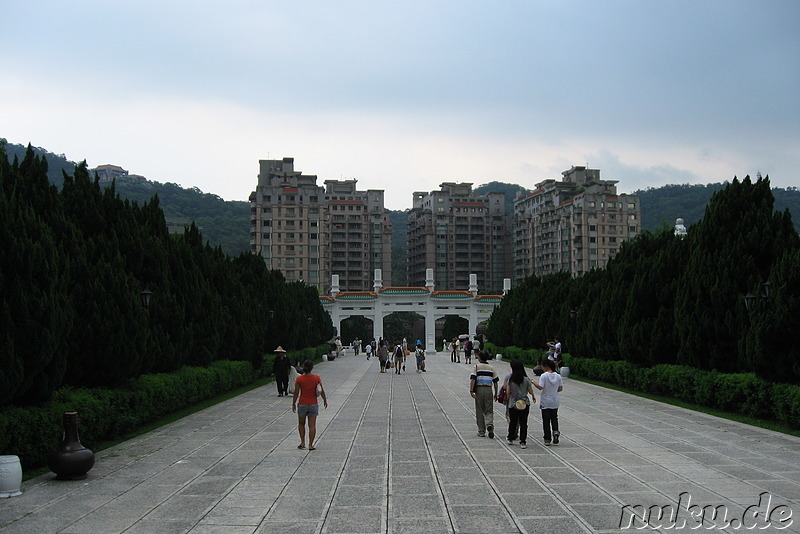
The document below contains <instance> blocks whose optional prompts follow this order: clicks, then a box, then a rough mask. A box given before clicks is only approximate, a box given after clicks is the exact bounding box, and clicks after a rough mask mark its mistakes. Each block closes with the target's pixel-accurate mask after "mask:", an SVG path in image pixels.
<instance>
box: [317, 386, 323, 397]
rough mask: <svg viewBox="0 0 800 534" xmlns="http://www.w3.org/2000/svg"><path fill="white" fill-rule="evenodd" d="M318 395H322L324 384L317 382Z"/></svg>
mask: <svg viewBox="0 0 800 534" xmlns="http://www.w3.org/2000/svg"><path fill="white" fill-rule="evenodd" d="M316 393H317V397H319V396H320V395H322V384H317V392H316Z"/></svg>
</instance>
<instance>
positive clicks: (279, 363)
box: [272, 346, 291, 397]
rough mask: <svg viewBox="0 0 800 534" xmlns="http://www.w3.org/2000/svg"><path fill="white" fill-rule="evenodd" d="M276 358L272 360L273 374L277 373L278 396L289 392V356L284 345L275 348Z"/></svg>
mask: <svg viewBox="0 0 800 534" xmlns="http://www.w3.org/2000/svg"><path fill="white" fill-rule="evenodd" d="M275 354H276V356H275V360H274V361H273V362H272V374H274V375H275V383H276V384H277V385H278V396H279V397H283V396H286V395H288V394H289V367H291V363H289V358H287V357H286V351H285V350H283V347H281V346H278V348H277V349H275Z"/></svg>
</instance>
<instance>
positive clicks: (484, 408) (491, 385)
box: [469, 350, 500, 438]
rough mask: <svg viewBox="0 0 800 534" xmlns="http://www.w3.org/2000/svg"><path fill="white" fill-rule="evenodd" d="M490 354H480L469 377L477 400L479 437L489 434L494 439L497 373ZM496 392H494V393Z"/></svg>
mask: <svg viewBox="0 0 800 534" xmlns="http://www.w3.org/2000/svg"><path fill="white" fill-rule="evenodd" d="M488 359H489V353H488V352H487V351H485V350H483V351H481V352H479V353H478V363H477V364H475V371H474V372H473V373H472V374H471V375H470V376H469V389H470V394H471V395H472V398H473V399H475V422H476V423H477V424H478V436H480V437H484V436H486V434H487V432H488V434H489V437H490V438H493V437H494V401H495V400H497V383H498V382H499V381H500V379H499V378H497V373H495V371H494V367H492V366H491V365H489V364H488V363H486V362H487V360H488ZM493 390H494V391H493Z"/></svg>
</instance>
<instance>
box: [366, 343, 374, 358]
mask: <svg viewBox="0 0 800 534" xmlns="http://www.w3.org/2000/svg"><path fill="white" fill-rule="evenodd" d="M364 352H366V353H367V361H369V357H370V356H372V344H371V343H367V346H366V347H364Z"/></svg>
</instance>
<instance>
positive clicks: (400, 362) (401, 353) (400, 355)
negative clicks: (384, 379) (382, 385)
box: [394, 342, 406, 375]
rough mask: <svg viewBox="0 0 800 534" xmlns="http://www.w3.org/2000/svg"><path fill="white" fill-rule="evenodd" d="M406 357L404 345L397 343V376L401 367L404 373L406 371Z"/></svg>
mask: <svg viewBox="0 0 800 534" xmlns="http://www.w3.org/2000/svg"><path fill="white" fill-rule="evenodd" d="M405 356H406V351H405V350H403V345H402V344H401V343H399V342H398V343H397V345H395V347H394V372H395V374H398V375H399V374H400V367H402V368H403V371H405V370H406V364H405V363H404V361H405Z"/></svg>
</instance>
